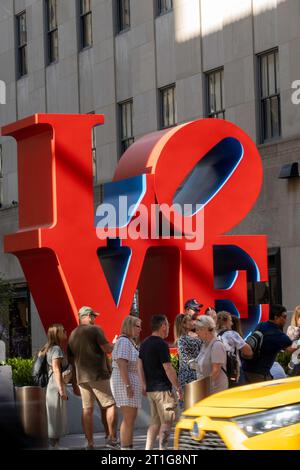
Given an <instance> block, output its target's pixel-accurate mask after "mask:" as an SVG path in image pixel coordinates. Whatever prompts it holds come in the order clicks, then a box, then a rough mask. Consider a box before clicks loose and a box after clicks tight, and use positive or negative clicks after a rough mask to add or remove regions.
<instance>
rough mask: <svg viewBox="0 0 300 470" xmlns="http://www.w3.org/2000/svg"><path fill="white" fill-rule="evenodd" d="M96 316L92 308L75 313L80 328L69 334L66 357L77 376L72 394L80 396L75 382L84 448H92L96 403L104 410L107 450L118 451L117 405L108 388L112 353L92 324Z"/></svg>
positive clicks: (109, 345)
mask: <svg viewBox="0 0 300 470" xmlns="http://www.w3.org/2000/svg"><path fill="white" fill-rule="evenodd" d="M98 315H99V313H97V312H95V311H94V310H93V309H92V308H91V307H86V306H85V307H81V309H80V310H79V312H78V316H79V322H80V325H79V326H78V327H77V328H75V330H73V331H72V333H71V335H70V338H69V344H68V355H69V360H70V362H71V363H73V364H74V365H75V372H76V377H75V379H74V382H73V389H74V392H75V393H76V394H77V395H79V390H78V388H77V387H76V383H75V380H76V379H77V384H78V385H79V389H80V394H81V399H82V408H83V414H82V424H83V428H84V432H85V435H86V438H87V448H88V449H92V448H93V447H94V436H93V411H94V402H95V400H98V402H99V403H100V405H101V407H102V408H104V409H106V419H107V424H108V431H109V436H108V439H107V443H106V445H107V447H110V448H118V443H117V440H116V421H117V419H116V406H115V400H114V398H113V395H112V392H111V388H110V381H109V379H110V371H109V370H108V367H107V360H106V354H109V353H111V352H112V350H113V345H112V344H110V343H109V342H108V341H107V339H106V337H105V335H104V332H103V331H102V329H101V328H100V327H99V326H97V325H94V323H95V318H96V317H97V316H98Z"/></svg>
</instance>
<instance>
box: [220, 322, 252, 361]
mask: <svg viewBox="0 0 300 470" xmlns="http://www.w3.org/2000/svg"><path fill="white" fill-rule="evenodd" d="M219 339H220V340H221V341H222V343H223V344H224V346H225V349H226V351H229V352H231V353H234V352H235V350H237V351H239V350H240V349H242V348H243V347H244V346H245V344H247V343H246V341H245V340H244V339H243V338H242V337H241V336H240V335H239V334H238V332H237V331H233V330H228V331H225V333H223V334H222V336H219ZM237 358H238V361H239V365H240V367H241V361H240V357H239V354H238V355H237Z"/></svg>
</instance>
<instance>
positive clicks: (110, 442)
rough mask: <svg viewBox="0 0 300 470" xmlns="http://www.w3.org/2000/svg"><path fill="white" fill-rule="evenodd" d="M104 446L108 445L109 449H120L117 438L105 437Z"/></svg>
mask: <svg viewBox="0 0 300 470" xmlns="http://www.w3.org/2000/svg"><path fill="white" fill-rule="evenodd" d="M105 447H108V448H109V449H115V450H120V443H119V441H118V440H117V439H107V440H106V443H105Z"/></svg>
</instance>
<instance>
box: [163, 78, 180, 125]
mask: <svg viewBox="0 0 300 470" xmlns="http://www.w3.org/2000/svg"><path fill="white" fill-rule="evenodd" d="M170 90H172V92H173V93H172V94H173V97H172V101H173V110H172V115H173V122H172V123H170V122H168V123H165V122H164V93H165V92H168V91H170ZM158 93H159V128H160V129H168V128H169V127H174V126H176V125H177V105H176V83H172V84H170V85H167V86H164V87H161V88H159V89H158ZM169 121H170V120H169Z"/></svg>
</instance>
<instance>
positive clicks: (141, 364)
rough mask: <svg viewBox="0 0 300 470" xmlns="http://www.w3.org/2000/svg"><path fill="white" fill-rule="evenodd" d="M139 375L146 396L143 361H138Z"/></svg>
mask: <svg viewBox="0 0 300 470" xmlns="http://www.w3.org/2000/svg"><path fill="white" fill-rule="evenodd" d="M138 373H139V378H140V382H141V385H142V394H143V395H146V379H145V373H144V367H143V363H142V361H141V359H139V360H138Z"/></svg>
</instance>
